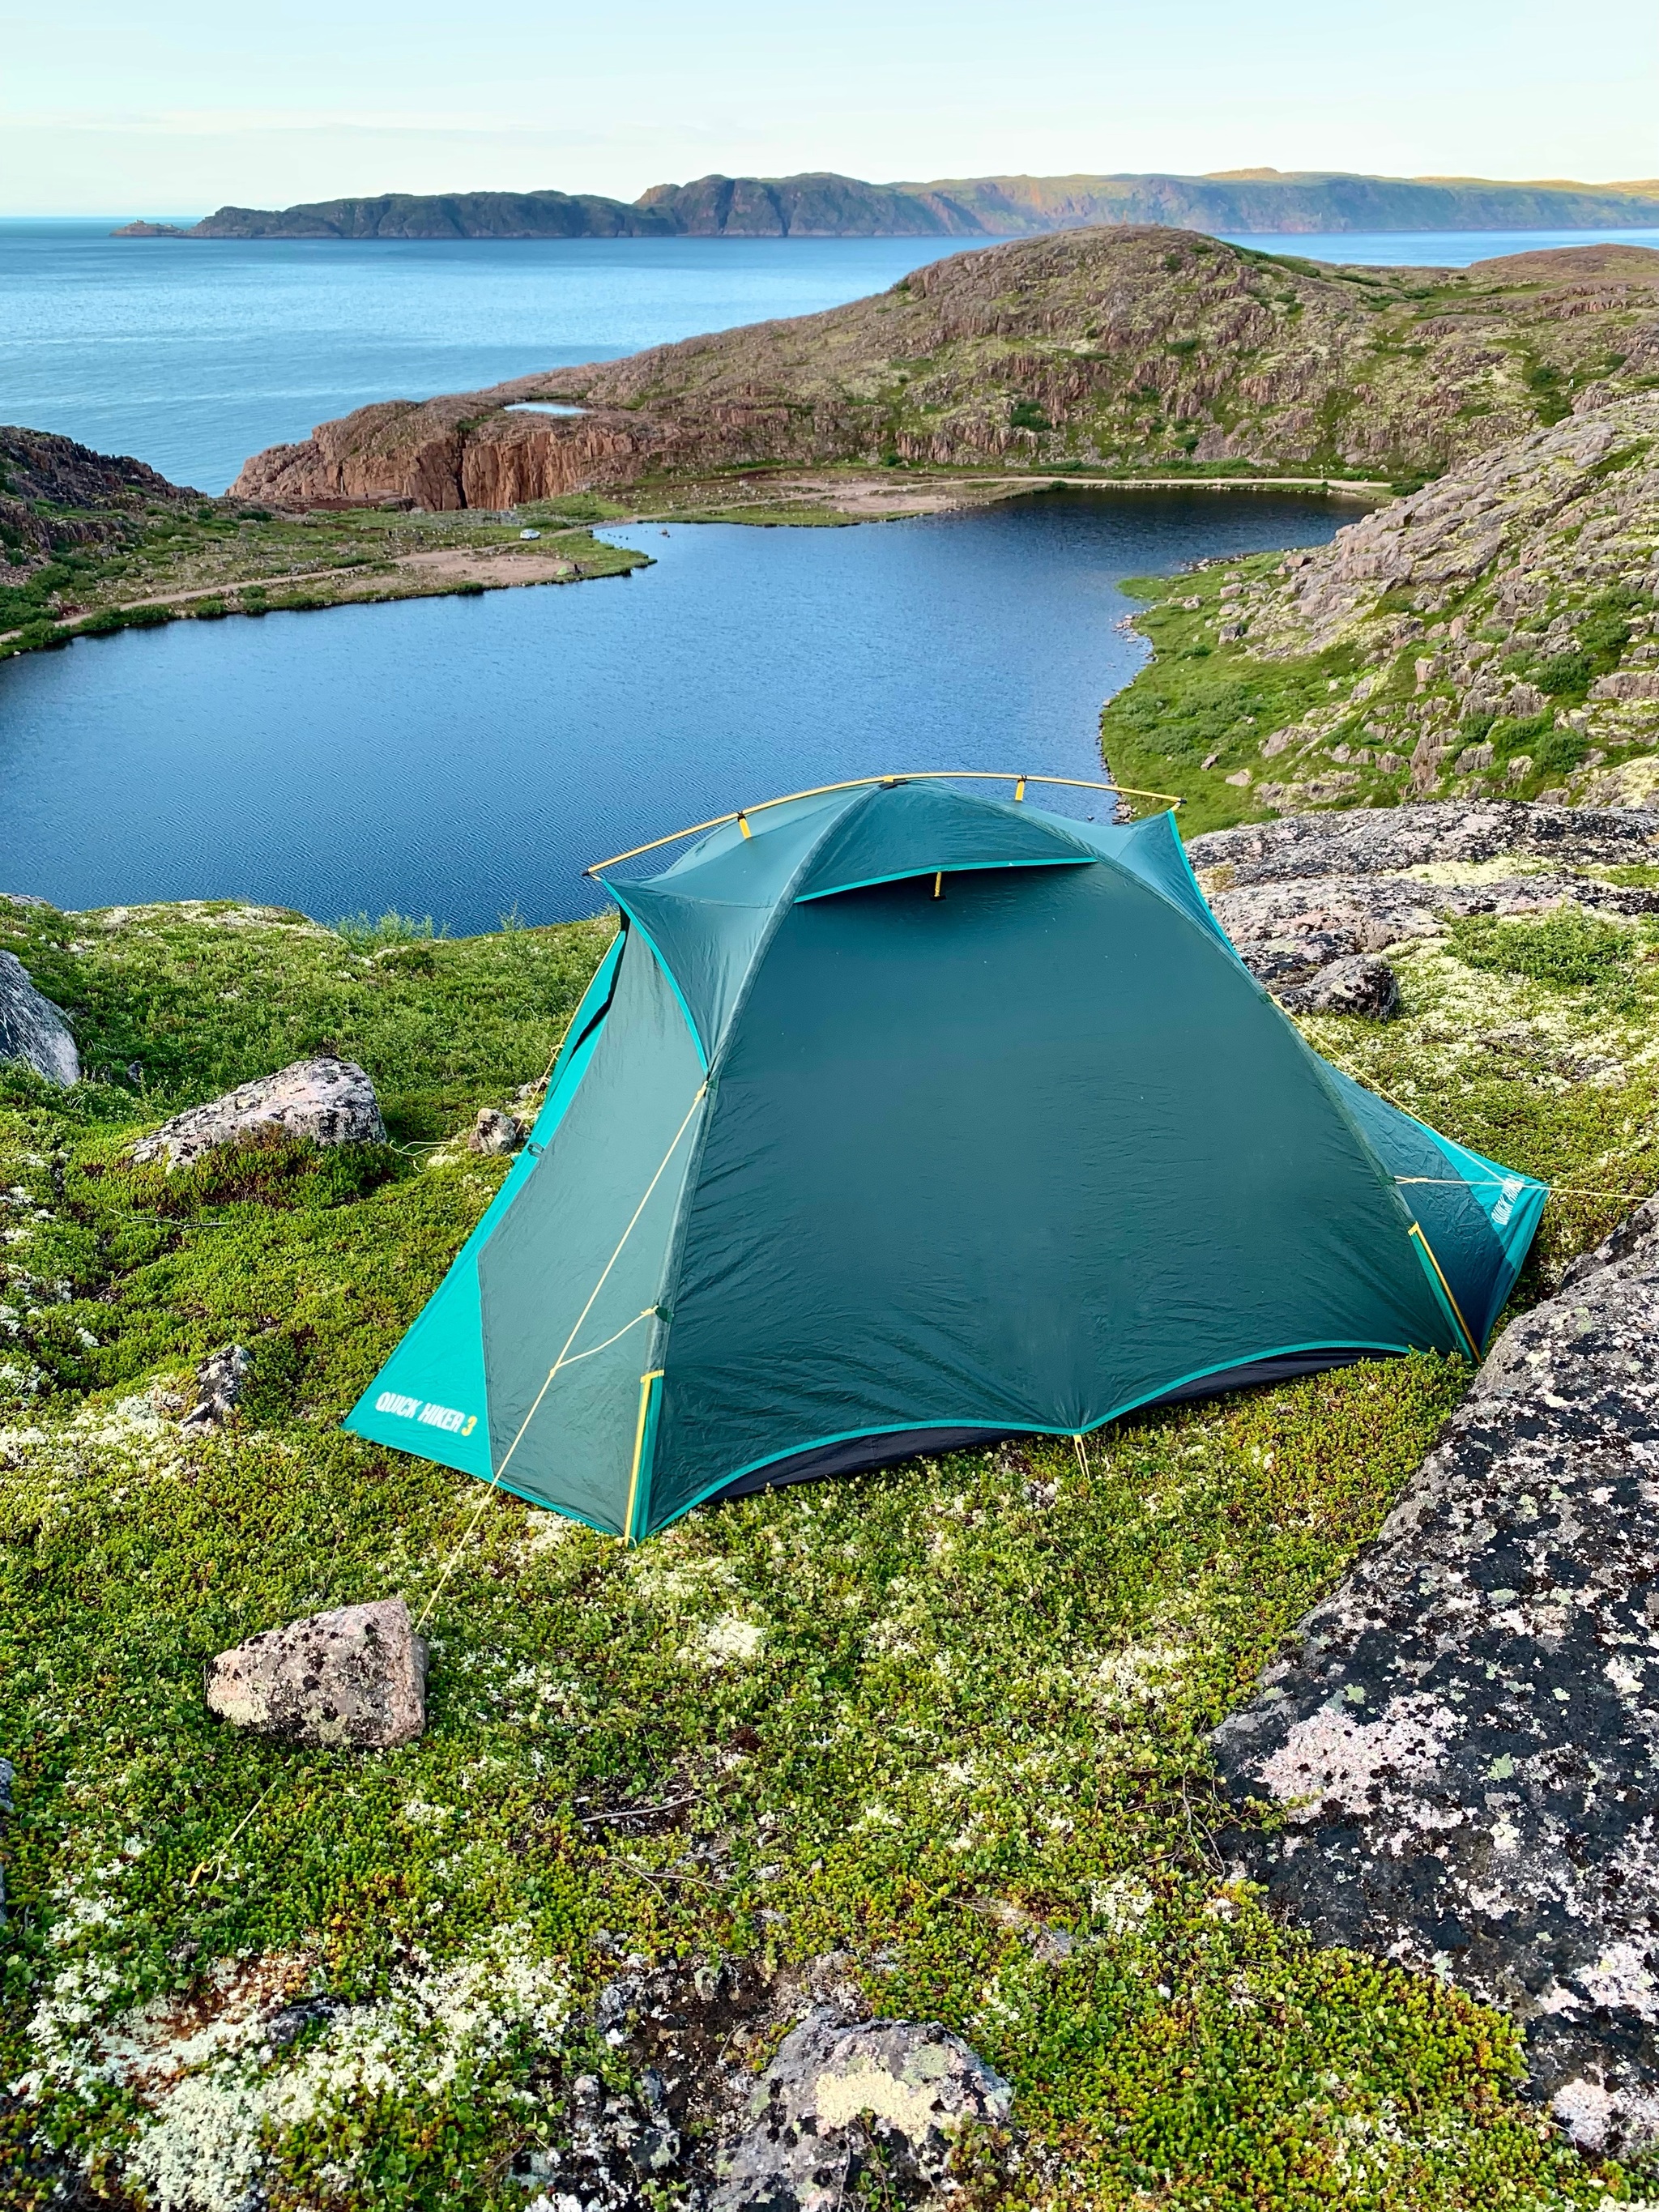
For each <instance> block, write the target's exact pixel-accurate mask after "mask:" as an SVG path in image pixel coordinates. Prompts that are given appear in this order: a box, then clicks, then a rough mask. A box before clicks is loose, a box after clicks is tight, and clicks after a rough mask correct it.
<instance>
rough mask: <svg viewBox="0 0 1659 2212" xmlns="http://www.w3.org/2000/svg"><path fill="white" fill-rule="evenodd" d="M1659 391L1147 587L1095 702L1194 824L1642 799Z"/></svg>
mask: <svg viewBox="0 0 1659 2212" xmlns="http://www.w3.org/2000/svg"><path fill="white" fill-rule="evenodd" d="M1656 556H1659V392H1638V393H1632V394H1631V395H1630V396H1628V397H1626V398H1620V399H1613V400H1610V401H1608V402H1607V404H1604V405H1601V406H1598V407H1595V409H1593V410H1591V411H1589V412H1587V413H1585V414H1583V415H1574V416H1569V417H1568V418H1566V419H1565V420H1564V421H1562V422H1559V424H1557V425H1554V426H1553V427H1550V428H1541V429H1539V430H1535V431H1534V432H1533V433H1532V434H1531V435H1530V436H1528V437H1526V438H1523V439H1521V440H1519V441H1517V442H1516V443H1515V444H1513V445H1511V446H1507V447H1502V448H1500V449H1499V450H1498V452H1496V453H1490V454H1484V455H1481V456H1480V458H1479V459H1475V460H1473V461H1470V462H1468V463H1466V464H1465V465H1462V467H1460V468H1458V469H1456V470H1455V471H1452V472H1451V473H1449V474H1448V475H1447V476H1444V477H1441V478H1440V479H1439V480H1438V481H1437V482H1436V483H1432V484H1431V485H1430V486H1428V487H1427V488H1426V489H1424V490H1422V491H1419V492H1417V493H1415V494H1413V495H1411V496H1410V497H1408V498H1405V499H1401V500H1398V501H1395V502H1394V503H1393V504H1392V505H1390V506H1388V507H1383V508H1380V509H1379V510H1377V511H1376V513H1372V514H1370V515H1369V516H1367V517H1366V519H1365V520H1364V521H1363V522H1360V523H1358V524H1356V525H1355V526H1352V528H1350V529H1347V530H1344V531H1342V532H1340V533H1339V534H1338V536H1337V537H1336V538H1335V539H1334V541H1333V543H1332V544H1329V545H1328V546H1324V547H1322V548H1320V549H1319V550H1316V551H1314V552H1311V553H1293V554H1291V555H1290V556H1286V557H1285V558H1283V559H1281V558H1279V556H1261V557H1257V558H1254V559H1251V560H1249V561H1245V562H1231V563H1225V564H1217V565H1215V566H1206V568H1204V569H1203V570H1202V571H1201V572H1200V573H1199V574H1194V575H1187V576H1176V577H1169V578H1164V579H1160V580H1148V581H1147V582H1146V585H1145V586H1144V587H1142V588H1144V590H1145V592H1146V596H1147V597H1148V599H1149V600H1150V601H1151V606H1150V609H1149V611H1148V613H1147V614H1146V617H1144V619H1143V627H1144V628H1145V629H1146V633H1147V635H1149V636H1150V637H1151V638H1152V641H1153V644H1154V646H1155V647H1156V649H1157V659H1155V660H1154V661H1153V662H1152V665H1151V666H1149V667H1148V668H1147V669H1146V670H1145V671H1143V673H1142V674H1141V675H1140V676H1139V678H1137V679H1136V681H1135V682H1134V684H1132V685H1131V686H1130V687H1129V688H1128V690H1126V691H1123V692H1121V693H1119V695H1118V696H1117V697H1116V698H1115V699H1114V700H1112V701H1111V702H1110V703H1109V705H1108V707H1107V708H1106V710H1105V713H1104V714H1103V718H1102V738H1103V744H1104V746H1105V750H1106V754H1107V757H1108V758H1109V760H1110V761H1111V763H1112V765H1113V768H1114V769H1115V772H1116V773H1117V775H1120V776H1121V778H1122V780H1123V781H1125V782H1126V783H1139V784H1150V785H1151V786H1152V787H1153V788H1154V789H1158V790H1164V789H1167V790H1170V791H1178V792H1181V793H1183V794H1184V796H1185V799H1186V802H1187V803H1186V805H1185V807H1184V809H1183V811H1182V823H1183V826H1184V827H1185V828H1186V829H1188V833H1189V834H1190V833H1191V832H1192V831H1194V830H1196V829H1209V828H1214V827H1217V826H1218V825H1220V824H1222V823H1227V822H1236V821H1244V820H1249V819H1251V818H1253V817H1256V816H1259V815H1261V814H1263V813H1272V812H1284V811H1298V810H1301V809H1304V808H1306V807H1309V806H1317V805H1348V806H1352V805H1393V804H1395V802H1396V801H1397V800H1400V799H1413V798H1417V799H1422V798H1455V799H1480V798H1483V797H1487V796H1492V795H1503V796H1506V797H1509V798H1522V799H1526V798H1536V797H1539V796H1541V795H1544V794H1547V793H1553V794H1555V796H1556V797H1557V798H1558V799H1559V800H1561V801H1563V802H1566V803H1571V804H1574V805H1626V806H1634V805H1652V804H1653V803H1654V798H1655V794H1656V793H1659V596H1656V584H1659V568H1656V566H1655V561H1656Z"/></svg>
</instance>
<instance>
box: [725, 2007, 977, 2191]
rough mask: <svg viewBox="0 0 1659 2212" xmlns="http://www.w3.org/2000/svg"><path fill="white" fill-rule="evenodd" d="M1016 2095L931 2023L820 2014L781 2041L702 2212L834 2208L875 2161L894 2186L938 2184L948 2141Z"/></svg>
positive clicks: (909, 2187)
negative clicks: (852, 2021)
mask: <svg viewBox="0 0 1659 2212" xmlns="http://www.w3.org/2000/svg"><path fill="white" fill-rule="evenodd" d="M1012 2100H1013V2092H1012V2089H1011V2088H1010V2087H1009V2085H1008V2083H1007V2082H1006V2081H1004V2080H1003V2079H1002V2077H1001V2075H999V2074H994V2073H993V2072H992V2070H991V2069H990V2068H989V2067H988V2066H987V2065H986V2063H984V2061H983V2060H982V2059H981V2058H978V2057H975V2054H974V2053H973V2051H970V2050H969V2047H968V2045H966V2044H965V2043H964V2042H963V2040H962V2039H961V2038H960V2037H959V2036H956V2035H952V2034H951V2032H950V2031H949V2029H948V2028H944V2027H939V2026H938V2025H937V2024H932V2025H927V2026H921V2025H919V2024H918V2023H916V2022H915V2021H902V2020H885V2021H880V2020H878V2021H868V2022H866V2023H865V2024H864V2025H862V2026H860V2027H847V2026H846V2025H845V2024H844V2023H843V2022H842V2020H841V2018H840V2016H839V2015H837V2014H836V2012H834V2011H832V2010H830V2009H829V2008H819V2009H818V2010H817V2011H815V2012H812V2013H811V2014H809V2015H808V2016H807V2018H806V2019H805V2020H804V2021H802V2022H801V2024H800V2026H799V2027H797V2028H795V2029H793V2031H792V2032H791V2033H789V2034H788V2035H787V2036H786V2037H785V2038H784V2039H783V2042H782V2043H781V2045H780V2046H779V2049H778V2054H777V2057H775V2059H774V2060H773V2061H772V2063H771V2065H770V2066H769V2067H768V2069H767V2070H766V2073H765V2075H763V2078H762V2080H761V2082H760V2085H759V2087H757V2090H756V2091H755V2093H754V2096H753V2098H752V2099H751V2100H750V2127H749V2129H748V2130H747V2131H746V2132H745V2133H744V2135H743V2136H741V2137H740V2138H739V2139H738V2142H736V2143H735V2144H734V2145H733V2146H732V2148H731V2150H730V2151H728V2152H727V2153H726V2155H725V2157H724V2158H723V2159H722V2160H721V2161H720V2179H719V2181H718V2183H717V2185H716V2187H715V2189H714V2194H713V2196H712V2197H710V2199H709V2212H782V2208H785V2207H787V2208H789V2212H836V2208H838V2207H840V2206H842V2205H843V2204H845V2203H848V2202H850V2201H853V2199H854V2195H855V2192H856V2191H857V2187H858V2183H859V2179H860V2175H861V2174H862V2173H863V2172H864V2171H865V2169H866V2166H870V2165H872V2164H874V2163H875V2162H876V2160H879V2164H880V2169H881V2175H882V2179H883V2180H884V2184H885V2185H886V2186H887V2187H888V2188H889V2189H890V2188H891V2187H892V2186H894V2185H897V2187H898V2188H899V2189H900V2190H901V2191H906V2190H908V2191H915V2190H916V2189H917V2188H921V2189H924V2190H925V2189H931V2188H933V2187H934V2186H936V2185H938V2184H939V2182H940V2181H942V2180H944V2179H945V2175H946V2166H947V2160H948V2155H949V2151H950V2146H951V2140H952V2138H953V2137H955V2136H957V2135H959V2134H960V2132H961V2131H962V2130H963V2127H964V2126H966V2125H967V2124H969V2122H971V2121H981V2122H985V2123H989V2124H1000V2123H1001V2122H1003V2121H1005V2120H1006V2118H1007V2117H1008V2110H1009V2106H1010V2105H1011V2104H1012Z"/></svg>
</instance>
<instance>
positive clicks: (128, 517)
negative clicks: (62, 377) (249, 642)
mask: <svg viewBox="0 0 1659 2212" xmlns="http://www.w3.org/2000/svg"><path fill="white" fill-rule="evenodd" d="M201 498H202V495H201V493H200V492H197V491H191V489H189V488H188V486H186V485H184V484H175V483H168V481H167V478H166V477H163V476H158V475H157V474H156V472H155V470H154V469H151V468H147V467H146V466H145V465H144V464H143V461H134V460H128V459H125V458H121V457H118V456H114V455H111V454H109V453H94V451H93V450H92V448H91V447H90V446H81V445H77V444H76V441H75V440H74V439H73V438H58V437H54V436H52V435H51V434H50V433H49V432H47V431H45V430H24V429H20V428H17V427H16V426H15V424H12V425H7V426H5V427H0V558H3V559H5V561H6V562H7V564H8V565H7V566H6V568H4V569H0V581H3V582H4V583H5V584H8V585H11V586H15V585H16V584H18V583H20V582H21V581H22V580H23V578H24V576H26V575H27V573H28V572H29V571H30V570H31V569H33V568H38V567H39V566H40V564H41V562H45V561H46V560H49V559H50V558H51V556H52V553H53V552H54V551H55V550H58V549H60V548H62V547H66V546H71V545H109V544H118V543H120V542H121V541H123V540H124V539H125V538H130V537H131V536H132V535H133V534H134V529H135V526H136V524H137V522H138V521H139V520H140V519H141V518H142V517H143V514H144V513H145V512H146V510H147V509H149V508H154V507H180V506H183V505H185V504H186V503H188V504H190V505H191V506H196V505H199V504H200V501H201Z"/></svg>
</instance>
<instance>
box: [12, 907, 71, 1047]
mask: <svg viewBox="0 0 1659 2212" xmlns="http://www.w3.org/2000/svg"><path fill="white" fill-rule="evenodd" d="M15 903H17V904H19V905H21V904H23V903H24V902H23V901H21V900H19V901H17V902H15ZM0 1060H21V1061H22V1062H23V1064H24V1066H27V1067H32V1068H33V1070H34V1072H35V1073H36V1074H37V1075H41V1076H44V1077H45V1078H46V1081H47V1082H48V1083H56V1084H58V1085H61V1087H62V1088H63V1089H64V1090H65V1091H67V1090H68V1088H69V1086H70V1084H71V1083H78V1082H79V1081H80V1079H81V1055H80V1054H79V1053H77V1052H76V1049H75V1039H74V1038H73V1037H72V1036H70V1030H69V1024H68V1023H67V1021H65V1019H64V1013H63V1010H62V1008H61V1007H58V1006H53V1004H52V1000H50V999H48V998H46V997H45V996H43V995H42V994H41V993H40V992H39V991H37V990H36V989H35V987H34V986H33V983H32V982H31V981H29V975H28V970H27V969H26V968H25V967H24V965H23V963H22V962H21V960H20V959H19V958H18V957H17V955H16V954H15V952H0Z"/></svg>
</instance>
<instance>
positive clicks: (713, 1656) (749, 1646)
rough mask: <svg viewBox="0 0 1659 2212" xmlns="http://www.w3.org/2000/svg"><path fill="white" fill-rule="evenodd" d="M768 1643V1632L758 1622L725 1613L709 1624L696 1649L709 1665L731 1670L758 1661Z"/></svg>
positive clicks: (739, 1615) (698, 1654)
mask: <svg viewBox="0 0 1659 2212" xmlns="http://www.w3.org/2000/svg"><path fill="white" fill-rule="evenodd" d="M765 1641H766V1631H765V1629H764V1628H763V1627H762V1626H761V1624H760V1623H759V1622H758V1621H757V1620H744V1618H743V1617H742V1615H741V1614H740V1613H721V1614H720V1618H719V1619H718V1620H711V1621H710V1622H709V1624H708V1627H707V1628H706V1629H704V1631H703V1632H702V1637H701V1638H699V1640H698V1642H697V1644H696V1646H695V1647H694V1649H695V1651H696V1656H699V1657H700V1658H701V1659H702V1661H703V1662H704V1663H705V1664H706V1665H708V1666H712V1667H729V1666H732V1665H733V1664H742V1663H744V1662H747V1661H749V1660H750V1659H753V1658H756V1657H757V1656H758V1655H759V1652H760V1649H761V1646H762V1645H763V1644H764V1643H765Z"/></svg>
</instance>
